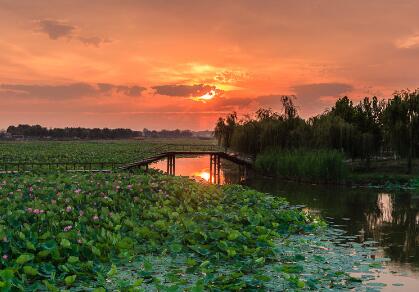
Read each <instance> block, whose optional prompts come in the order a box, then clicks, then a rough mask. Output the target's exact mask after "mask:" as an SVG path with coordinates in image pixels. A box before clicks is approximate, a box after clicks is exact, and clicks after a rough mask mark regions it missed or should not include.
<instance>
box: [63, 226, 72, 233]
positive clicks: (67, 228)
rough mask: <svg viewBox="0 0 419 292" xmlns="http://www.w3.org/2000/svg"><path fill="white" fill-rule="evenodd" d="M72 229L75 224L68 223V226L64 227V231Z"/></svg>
mask: <svg viewBox="0 0 419 292" xmlns="http://www.w3.org/2000/svg"><path fill="white" fill-rule="evenodd" d="M71 229H73V226H71V225H68V226H66V227H64V232H68V231H70V230H71Z"/></svg>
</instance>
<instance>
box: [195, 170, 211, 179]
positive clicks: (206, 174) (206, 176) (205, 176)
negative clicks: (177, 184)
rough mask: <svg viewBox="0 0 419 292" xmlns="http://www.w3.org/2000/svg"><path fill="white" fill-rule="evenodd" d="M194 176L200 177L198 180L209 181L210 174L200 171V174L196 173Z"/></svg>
mask: <svg viewBox="0 0 419 292" xmlns="http://www.w3.org/2000/svg"><path fill="white" fill-rule="evenodd" d="M194 175H195V176H197V177H200V178H202V179H204V180H206V181H209V180H210V173H209V172H208V171H205V170H204V171H201V172H197V173H195V174H194Z"/></svg>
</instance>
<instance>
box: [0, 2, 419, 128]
mask: <svg viewBox="0 0 419 292" xmlns="http://www.w3.org/2000/svg"><path fill="white" fill-rule="evenodd" d="M418 11H419V1H417V0H397V1H395V0H368V1H367V0H350V1H348V0H306V1H303V0H301V1H297V0H253V1H250V0H223V1H221V0H220V1H217V0H211V1H206V0H190V1H187V0H170V1H169V0H166V1H164V0H152V1H151V0H150V1H140V0H136V1H134V0H132V1H128V0H125V1H124V0H119V1H116V0H115V1H110V0H100V1H99V0H89V1H86V0H82V1H77V0H71V1H70V0H69V1H43V0H36V1H34V0H0V129H1V128H6V127H7V126H8V125H10V124H19V123H29V124H42V125H44V126H48V127H63V126H85V127H111V128H116V127H129V128H133V129H139V130H141V129H143V128H144V127H147V128H149V129H162V128H166V129H174V128H181V129H188V128H189V129H193V130H204V129H212V128H213V126H214V123H215V121H216V119H217V118H218V117H219V116H220V115H225V114H226V113H228V112H231V111H237V112H238V113H240V114H244V113H247V112H254V111H255V110H256V109H257V108H259V107H271V108H273V109H276V110H279V109H280V105H279V97H280V96H281V95H285V94H287V95H288V94H289V95H296V97H297V99H296V103H297V105H298V107H299V111H300V114H301V115H302V116H303V117H308V116H311V115H314V114H317V113H320V112H322V111H323V110H324V109H325V108H327V107H329V106H330V105H331V104H333V103H334V101H335V100H336V98H337V97H339V96H343V95H348V96H350V97H352V98H353V99H354V100H359V99H360V98H361V97H363V96H366V95H367V96H372V95H378V96H380V97H383V98H385V97H389V96H390V95H391V94H392V93H393V92H394V90H397V89H403V88H416V87H418V86H419V17H418Z"/></svg>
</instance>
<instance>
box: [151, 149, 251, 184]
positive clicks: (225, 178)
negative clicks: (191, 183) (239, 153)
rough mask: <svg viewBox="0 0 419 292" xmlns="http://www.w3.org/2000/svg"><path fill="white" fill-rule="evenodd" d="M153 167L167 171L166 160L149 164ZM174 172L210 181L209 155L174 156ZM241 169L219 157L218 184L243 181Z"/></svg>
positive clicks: (198, 179)
mask: <svg viewBox="0 0 419 292" xmlns="http://www.w3.org/2000/svg"><path fill="white" fill-rule="evenodd" d="M150 167H152V168H154V169H158V170H161V171H163V172H166V171H167V161H166V160H165V159H164V160H160V161H158V162H156V163H153V164H151V165H150ZM175 174H176V175H180V176H189V177H191V178H193V179H195V180H197V181H206V182H210V180H211V173H210V157H209V155H203V156H182V157H176V169H175ZM243 179H244V177H243V171H242V170H241V169H240V166H239V165H237V164H235V163H232V162H230V161H227V160H224V159H221V168H220V184H231V183H239V182H241V181H243Z"/></svg>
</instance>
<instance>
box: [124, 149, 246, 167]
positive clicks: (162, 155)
mask: <svg viewBox="0 0 419 292" xmlns="http://www.w3.org/2000/svg"><path fill="white" fill-rule="evenodd" d="M211 154H212V155H219V156H220V157H221V158H223V159H226V160H229V161H231V162H234V163H237V164H240V165H245V166H248V167H252V165H253V164H252V162H251V161H250V160H249V159H245V158H243V157H240V156H236V155H233V154H229V153H227V152H223V151H211V150H208V151H207V150H198V151H194V150H175V151H167V152H164V153H160V154H156V155H152V156H150V157H147V158H145V159H141V160H139V161H136V162H133V163H129V164H127V165H124V166H122V167H121V169H130V168H134V167H139V166H145V165H149V164H150V163H153V162H156V161H159V160H162V159H164V158H167V157H169V156H177V155H211Z"/></svg>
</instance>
